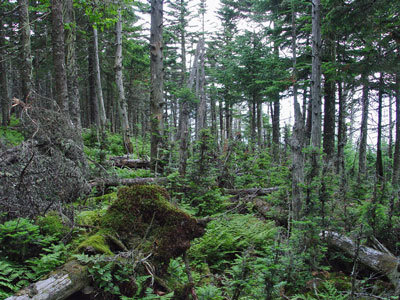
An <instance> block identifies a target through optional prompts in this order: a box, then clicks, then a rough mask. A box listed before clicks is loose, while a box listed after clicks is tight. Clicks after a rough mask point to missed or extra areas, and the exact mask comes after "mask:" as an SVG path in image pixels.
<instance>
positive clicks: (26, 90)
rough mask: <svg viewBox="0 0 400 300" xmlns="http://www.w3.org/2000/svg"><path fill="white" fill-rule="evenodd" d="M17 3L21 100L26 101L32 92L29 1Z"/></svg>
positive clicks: (20, 0) (24, 0) (22, 0)
mask: <svg viewBox="0 0 400 300" xmlns="http://www.w3.org/2000/svg"><path fill="white" fill-rule="evenodd" d="M18 4H19V18H20V20H19V30H20V38H21V52H20V55H21V65H20V73H21V82H22V100H23V101H27V100H29V98H30V97H31V92H32V55H31V27H30V24H29V10H28V6H29V1H28V0H18Z"/></svg>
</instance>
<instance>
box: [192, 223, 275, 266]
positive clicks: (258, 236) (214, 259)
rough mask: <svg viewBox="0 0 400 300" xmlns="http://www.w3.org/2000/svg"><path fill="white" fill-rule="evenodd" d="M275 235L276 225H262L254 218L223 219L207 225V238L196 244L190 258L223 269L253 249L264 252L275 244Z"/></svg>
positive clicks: (205, 236)
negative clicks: (251, 247) (236, 256)
mask: <svg viewBox="0 0 400 300" xmlns="http://www.w3.org/2000/svg"><path fill="white" fill-rule="evenodd" d="M275 234H276V228H275V226H274V224H273V222H266V223H264V222H262V221H260V220H258V219H257V218H255V217H254V216H252V215H229V216H227V217H224V216H221V217H220V218H219V219H218V220H215V221H211V222H210V223H209V224H208V225H207V232H206V234H205V235H204V236H203V237H201V238H199V239H197V240H195V241H194V243H193V244H192V247H191V249H190V255H191V256H192V257H193V258H194V261H195V262H198V263H200V262H203V261H206V262H207V263H208V264H209V265H210V266H211V267H212V268H214V269H222V268H223V266H224V265H226V264H227V263H228V260H229V259H232V258H234V257H235V255H236V254H238V253H241V252H242V251H244V250H245V249H247V248H248V247H250V246H254V247H255V248H256V249H261V248H263V247H266V246H267V245H269V244H271V243H272V240H273V238H274V236H275Z"/></svg>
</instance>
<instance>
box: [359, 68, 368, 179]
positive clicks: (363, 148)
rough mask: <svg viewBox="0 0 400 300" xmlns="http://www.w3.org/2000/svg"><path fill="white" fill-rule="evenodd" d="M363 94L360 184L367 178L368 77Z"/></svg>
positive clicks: (365, 79)
mask: <svg viewBox="0 0 400 300" xmlns="http://www.w3.org/2000/svg"><path fill="white" fill-rule="evenodd" d="M361 80H362V84H363V93H362V98H361V101H362V118H361V133H360V148H359V158H358V159H359V160H358V182H359V183H361V181H363V180H364V179H365V178H366V176H367V167H366V159H367V136H368V109H369V90H368V89H369V86H368V79H367V76H366V75H363V76H362V78H361Z"/></svg>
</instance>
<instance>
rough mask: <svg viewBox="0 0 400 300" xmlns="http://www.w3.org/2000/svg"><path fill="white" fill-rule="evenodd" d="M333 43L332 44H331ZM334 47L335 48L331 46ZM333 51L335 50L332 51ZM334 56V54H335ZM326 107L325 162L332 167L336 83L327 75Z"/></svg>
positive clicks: (325, 87)
mask: <svg viewBox="0 0 400 300" xmlns="http://www.w3.org/2000/svg"><path fill="white" fill-rule="evenodd" d="M331 43H332V42H331ZM332 44H333V43H332ZM331 47H333V46H331ZM331 51H333V50H331ZM333 56H334V54H333ZM324 90H325V105H324V143H323V149H324V154H325V161H326V162H327V164H328V165H331V163H332V162H333V158H334V153H335V93H336V91H335V81H334V80H333V78H332V76H331V75H330V74H329V75H325V84H324Z"/></svg>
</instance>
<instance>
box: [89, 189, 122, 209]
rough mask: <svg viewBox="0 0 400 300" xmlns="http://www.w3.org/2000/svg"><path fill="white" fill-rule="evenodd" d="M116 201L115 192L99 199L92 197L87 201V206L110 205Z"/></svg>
mask: <svg viewBox="0 0 400 300" xmlns="http://www.w3.org/2000/svg"><path fill="white" fill-rule="evenodd" d="M116 200H117V192H113V193H109V194H105V195H102V196H98V197H90V198H89V199H87V200H86V204H87V205H89V206H93V205H98V204H100V203H103V204H105V203H106V204H110V203H112V202H114V201H116Z"/></svg>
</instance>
